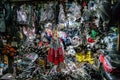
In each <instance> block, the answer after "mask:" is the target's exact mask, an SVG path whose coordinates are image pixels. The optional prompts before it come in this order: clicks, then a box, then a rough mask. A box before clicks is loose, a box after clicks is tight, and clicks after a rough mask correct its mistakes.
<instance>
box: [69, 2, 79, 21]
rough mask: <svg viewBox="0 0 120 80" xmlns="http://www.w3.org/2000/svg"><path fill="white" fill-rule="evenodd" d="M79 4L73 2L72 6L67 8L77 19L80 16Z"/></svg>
mask: <svg viewBox="0 0 120 80" xmlns="http://www.w3.org/2000/svg"><path fill="white" fill-rule="evenodd" d="M80 10H81V6H80V5H78V3H75V2H73V3H72V6H71V7H70V8H69V11H70V12H71V13H72V15H73V16H74V17H75V18H76V19H79V18H80V17H81V11H80Z"/></svg>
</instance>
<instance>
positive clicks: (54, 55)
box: [48, 47, 64, 65]
mask: <svg viewBox="0 0 120 80" xmlns="http://www.w3.org/2000/svg"><path fill="white" fill-rule="evenodd" d="M48 61H49V62H51V63H54V64H55V65H59V64H60V63H61V62H63V61H64V52H63V49H62V47H59V48H58V49H53V48H50V49H49V50H48Z"/></svg>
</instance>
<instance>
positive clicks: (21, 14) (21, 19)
mask: <svg viewBox="0 0 120 80" xmlns="http://www.w3.org/2000/svg"><path fill="white" fill-rule="evenodd" d="M17 21H18V23H20V24H25V23H27V12H26V11H25V9H24V8H23V6H20V9H19V10H17Z"/></svg>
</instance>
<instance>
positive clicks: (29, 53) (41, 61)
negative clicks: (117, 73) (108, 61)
mask: <svg viewBox="0 0 120 80" xmlns="http://www.w3.org/2000/svg"><path fill="white" fill-rule="evenodd" d="M31 3H32V4H31ZM9 7H10V8H11V10H12V11H11V12H12V14H11V17H12V18H11V22H12V25H11V26H10V27H6V28H7V31H8V32H7V31H6V32H4V30H3V32H1V33H0V42H2V43H0V47H1V49H0V53H1V54H0V56H2V57H1V58H0V59H1V60H2V61H1V63H0V70H2V71H1V72H2V74H1V75H3V74H6V73H12V74H13V76H14V77H15V78H16V80H103V78H104V77H103V75H102V74H103V73H102V72H101V70H102V68H101V62H102V61H101V60H99V59H100V57H101V53H106V52H104V50H108V51H112V50H116V49H117V38H118V28H117V27H116V26H111V25H110V18H111V16H110V14H109V10H110V8H109V7H110V6H109V1H108V2H105V1H99V0H98V1H97V0H95V1H92V0H88V1H86V0H85V1H81V2H79V1H77V0H75V1H72V2H69V1H68V2H66V3H65V2H64V1H63V2H61V1H47V2H44V1H40V2H37V1H33V2H31V1H30V2H29V1H28V3H24V4H23V3H22V1H21V3H20V5H18V4H16V3H15V2H14V1H13V2H11V5H10V6H9ZM113 7H114V6H113ZM0 9H1V8H0ZM109 26H110V27H109ZM0 29H1V26H0ZM0 31H1V30H0ZM3 33H5V34H3ZM1 45H2V46H1ZM102 57H103V56H102ZM103 62H104V61H103ZM103 64H104V63H103ZM6 66H7V67H6ZM5 67H6V69H4V68H5ZM102 67H104V65H103V66H102ZM110 70H111V69H110ZM108 71H109V70H108Z"/></svg>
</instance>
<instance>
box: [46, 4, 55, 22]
mask: <svg viewBox="0 0 120 80" xmlns="http://www.w3.org/2000/svg"><path fill="white" fill-rule="evenodd" d="M52 6H53V3H50V4H49V6H48V10H47V18H48V20H53V19H54V10H53V8H52Z"/></svg>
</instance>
